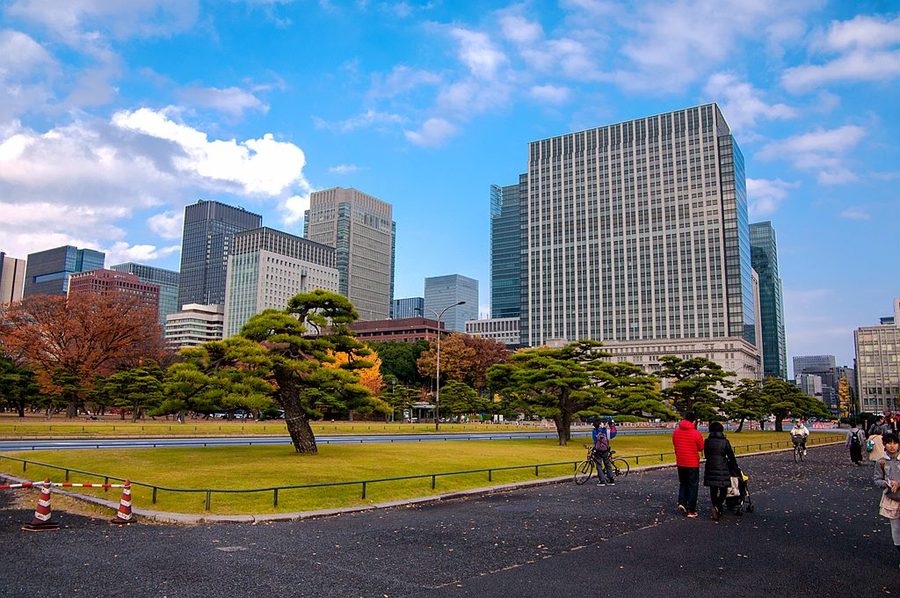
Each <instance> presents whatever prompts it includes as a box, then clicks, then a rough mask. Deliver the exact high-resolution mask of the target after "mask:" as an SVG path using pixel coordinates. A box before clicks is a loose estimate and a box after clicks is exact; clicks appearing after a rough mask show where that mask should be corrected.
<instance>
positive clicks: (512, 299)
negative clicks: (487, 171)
mask: <svg viewBox="0 0 900 598" xmlns="http://www.w3.org/2000/svg"><path fill="white" fill-rule="evenodd" d="M527 188H528V185H527V177H525V176H524V175H523V176H521V177H520V182H519V184H518V185H508V186H506V187H499V186H497V185H491V317H492V318H518V317H519V313H520V312H521V302H522V291H521V288H520V287H521V284H522V275H521V261H522V260H521V257H522V256H521V249H522V232H521V230H520V229H521V224H520V215H521V211H520V209H519V198H520V195H523V194H524V191H527Z"/></svg>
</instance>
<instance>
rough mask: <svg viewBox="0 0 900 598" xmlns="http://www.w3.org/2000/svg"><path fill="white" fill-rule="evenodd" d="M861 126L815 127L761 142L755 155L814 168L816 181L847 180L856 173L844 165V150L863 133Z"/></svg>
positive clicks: (824, 182) (848, 148) (829, 183)
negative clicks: (807, 131) (784, 137)
mask: <svg viewBox="0 0 900 598" xmlns="http://www.w3.org/2000/svg"><path fill="white" fill-rule="evenodd" d="M865 134H866V131H865V129H864V128H862V127H859V126H855V125H846V126H843V127H838V128H836V129H818V130H816V131H813V132H811V133H804V134H802V135H796V136H794V137H788V138H786V139H782V140H780V141H774V142H771V143H769V144H767V145H765V146H764V147H763V148H762V149H761V150H760V151H759V152H758V153H757V154H756V157H757V158H759V159H761V160H789V161H791V162H792V163H793V164H794V166H796V167H797V168H800V169H803V170H813V171H816V172H817V174H816V177H817V179H818V181H819V183H821V184H823V185H835V184H841V183H848V182H851V181H854V180H856V179H857V176H856V175H855V174H854V173H853V172H852V171H851V170H850V169H849V168H848V167H847V160H846V157H845V154H847V153H848V152H850V151H851V150H852V149H853V148H855V147H856V146H857V145H858V144H859V142H860V141H862V139H863V137H864V136H865Z"/></svg>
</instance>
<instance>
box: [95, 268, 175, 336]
mask: <svg viewBox="0 0 900 598" xmlns="http://www.w3.org/2000/svg"><path fill="white" fill-rule="evenodd" d="M109 269H110V270H114V271H115V272H127V273H128V274H134V275H135V276H137V277H138V278H139V279H141V280H142V281H144V282H150V283H153V284H155V285H158V286H159V323H160V324H162V325H163V326H165V325H166V316H168V315H169V314H174V313H175V312H176V311H178V309H179V308H180V307H181V306H179V305H178V279H179V277H180V275H179V273H178V272H175V271H174V270H166V269H164V268H157V267H155V266H145V265H144V264H135V263H134V262H126V263H124V264H116V265H115V266H110V267H109Z"/></svg>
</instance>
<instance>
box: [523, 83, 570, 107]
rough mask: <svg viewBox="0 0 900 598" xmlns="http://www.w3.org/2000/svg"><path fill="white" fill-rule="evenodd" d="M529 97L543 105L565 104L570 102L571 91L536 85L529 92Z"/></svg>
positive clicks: (566, 88)
mask: <svg viewBox="0 0 900 598" xmlns="http://www.w3.org/2000/svg"><path fill="white" fill-rule="evenodd" d="M528 95H529V96H531V97H532V98H534V99H535V100H537V101H538V102H541V103H542V104H565V103H566V102H568V101H569V97H570V95H571V90H569V88H568V87H558V86H556V85H535V86H534V87H532V88H531V89H529V90H528Z"/></svg>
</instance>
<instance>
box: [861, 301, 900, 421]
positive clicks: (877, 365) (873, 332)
mask: <svg viewBox="0 0 900 598" xmlns="http://www.w3.org/2000/svg"><path fill="white" fill-rule="evenodd" d="M884 320H888V322H887V323H883V324H881V325H880V326H864V327H861V328H857V329H856V331H854V333H853V340H854V345H855V347H856V385H857V396H858V398H859V408H860V410H861V411H866V412H868V413H887V412H896V411H897V407H898V404H900V298H898V299H894V317H893V318H890V319H888V318H884V319H883V320H882V321H884Z"/></svg>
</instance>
